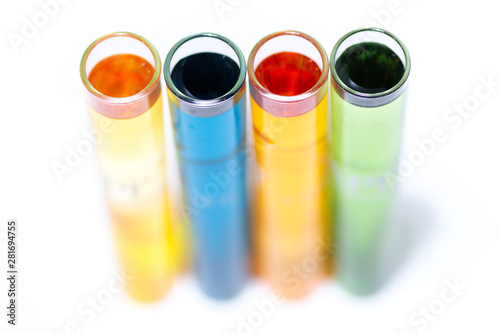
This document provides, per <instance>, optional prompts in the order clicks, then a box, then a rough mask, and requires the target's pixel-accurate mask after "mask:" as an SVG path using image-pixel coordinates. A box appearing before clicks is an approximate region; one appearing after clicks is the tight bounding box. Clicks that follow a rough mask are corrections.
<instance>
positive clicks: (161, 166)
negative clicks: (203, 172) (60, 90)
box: [80, 33, 177, 301]
mask: <svg viewBox="0 0 500 333" xmlns="http://www.w3.org/2000/svg"><path fill="white" fill-rule="evenodd" d="M160 73H161V61H160V57H159V55H158V52H157V51H156V49H155V48H154V46H153V45H152V44H151V43H150V42H149V41H147V40H146V39H144V38H143V37H141V36H138V35H135V34H132V33H113V34H110V35H106V36H103V37H101V38H99V39H97V40H96V41H94V42H93V43H92V44H91V45H90V46H89V47H88V48H87V50H86V51H85V53H84V55H83V58H82V61H81V67H80V74H81V77H82V81H83V83H84V86H85V88H86V89H85V95H86V100H87V104H88V109H89V114H90V119H91V124H92V128H93V131H94V133H96V136H97V135H102V138H101V139H100V140H99V141H96V147H97V153H98V161H99V167H100V172H101V177H102V181H103V184H104V190H105V196H106V201H107V206H108V210H109V214H110V218H111V222H112V226H113V227H112V229H113V233H114V238H115V243H116V247H117V253H118V257H119V261H120V264H121V266H122V268H123V272H124V273H125V274H126V275H127V285H126V289H127V291H128V292H129V294H130V295H131V296H132V297H133V298H135V299H137V300H139V301H153V300H157V299H159V298H161V297H162V296H163V295H164V294H165V293H166V292H167V290H168V289H169V288H170V285H171V282H172V276H173V272H174V270H175V266H176V261H175V260H176V258H177V253H176V251H175V241H174V237H173V235H174V232H175V228H174V224H173V222H172V220H171V209H170V201H169V196H168V191H167V182H166V167H165V142H164V130H163V106H162V98H161V85H160Z"/></svg>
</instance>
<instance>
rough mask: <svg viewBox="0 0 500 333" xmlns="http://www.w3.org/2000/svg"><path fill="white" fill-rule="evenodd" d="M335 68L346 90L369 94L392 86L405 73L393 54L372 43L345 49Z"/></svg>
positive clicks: (383, 47) (397, 58)
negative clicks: (347, 88) (350, 89)
mask: <svg viewBox="0 0 500 333" xmlns="http://www.w3.org/2000/svg"><path fill="white" fill-rule="evenodd" d="M335 69H336V70H337V73H338V75H339V77H340V79H341V80H342V82H344V83H345V84H346V85H347V86H348V87H349V88H352V89H354V90H355V91H358V92H362V93H368V94H375V93H379V92H383V91H386V90H389V89H390V88H392V87H394V86H395V85H396V84H397V83H398V82H399V80H401V78H402V77H403V74H404V71H405V69H404V66H403V63H402V62H401V59H399V57H398V56H397V54H396V53H395V52H394V51H392V50H391V49H390V48H389V47H387V46H385V45H382V44H378V43H372V42H369V43H360V44H356V45H353V46H350V47H349V48H347V49H346V50H345V51H344V52H343V53H342V55H341V56H340V57H339V59H337V62H336V64H335Z"/></svg>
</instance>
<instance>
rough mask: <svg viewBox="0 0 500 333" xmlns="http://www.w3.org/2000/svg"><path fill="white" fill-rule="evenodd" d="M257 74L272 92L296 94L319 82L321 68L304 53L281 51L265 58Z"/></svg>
mask: <svg viewBox="0 0 500 333" xmlns="http://www.w3.org/2000/svg"><path fill="white" fill-rule="evenodd" d="M255 76H256V78H257V80H258V81H259V82H260V84H261V85H263V86H264V87H265V88H266V89H268V90H269V91H270V92H272V93H274V94H277V95H282V96H295V95H300V94H302V93H304V92H306V91H308V90H309V89H311V88H312V87H313V86H314V85H315V84H316V82H318V80H319V77H320V76H321V70H320V69H319V67H318V65H317V64H316V62H314V61H313V60H312V59H310V58H308V57H307V56H305V55H303V54H299V53H293V52H280V53H275V54H273V55H271V56H269V57H267V58H266V59H264V60H263V61H262V62H261V63H260V64H259V66H257V69H256V70H255Z"/></svg>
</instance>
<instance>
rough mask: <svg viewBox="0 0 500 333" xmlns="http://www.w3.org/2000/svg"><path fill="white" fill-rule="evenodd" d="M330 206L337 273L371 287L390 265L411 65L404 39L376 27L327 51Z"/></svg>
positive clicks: (356, 285) (357, 287)
mask: <svg viewBox="0 0 500 333" xmlns="http://www.w3.org/2000/svg"><path fill="white" fill-rule="evenodd" d="M330 60H331V74H332V91H331V96H332V154H333V156H332V158H333V169H332V170H333V173H334V176H333V177H332V180H333V182H332V194H333V195H332V198H333V201H332V206H333V207H334V208H333V209H334V210H335V217H334V222H335V225H336V228H335V229H336V235H337V242H338V244H339V248H338V264H337V267H338V275H339V280H340V282H341V283H342V284H343V285H344V287H345V288H346V289H348V290H349V291H351V292H353V293H357V294H366V293H370V292H373V291H375V290H376V289H377V288H378V287H379V286H380V285H381V284H382V283H383V282H384V279H385V277H386V275H387V271H388V269H389V268H390V265H392V264H391V263H390V262H388V261H387V260H388V258H389V257H390V254H389V253H384V252H385V251H387V249H388V247H387V245H388V244H387V242H389V241H390V239H389V238H388V235H389V233H388V231H389V230H388V229H389V228H390V227H394V226H395V225H393V224H392V223H393V222H395V221H394V208H395V207H394V206H395V205H394V204H395V200H396V195H395V193H396V188H395V185H396V183H397V180H395V179H391V174H392V175H395V174H397V170H396V169H397V166H398V158H399V150H400V145H401V136H402V126H403V117H404V105H405V90H406V85H407V82H408V76H409V73H410V56H409V54H408V51H407V49H406V47H405V46H404V44H403V43H402V42H401V41H400V40H399V39H398V38H396V37H395V36H394V35H392V34H390V33H389V32H387V31H384V30H382V29H375V28H368V29H360V30H355V31H352V32H350V33H348V34H346V35H345V36H343V37H342V38H341V39H340V40H339V41H338V42H337V44H336V45H335V46H334V48H333V50H332V54H331V58H330Z"/></svg>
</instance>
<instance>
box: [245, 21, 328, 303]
mask: <svg viewBox="0 0 500 333" xmlns="http://www.w3.org/2000/svg"><path fill="white" fill-rule="evenodd" d="M248 74H249V80H250V92H251V107H252V119H253V132H254V141H255V151H256V170H255V172H256V174H255V182H256V183H255V184H254V186H255V192H254V205H255V209H254V212H253V214H254V216H253V232H252V235H253V245H254V250H255V262H254V268H255V269H256V271H257V274H259V275H262V276H264V278H265V279H267V280H268V281H269V282H270V284H271V287H272V288H273V289H275V290H276V291H279V292H280V293H282V294H283V295H284V296H285V297H288V298H295V297H300V296H303V295H305V294H307V293H308V292H309V291H311V290H312V289H313V287H314V286H315V285H316V284H317V283H318V282H319V281H320V279H321V278H322V277H323V276H324V274H325V271H326V267H327V264H328V262H329V257H330V251H329V249H330V244H329V242H330V240H329V239H328V237H327V234H328V233H327V219H326V201H327V200H326V194H327V191H326V190H327V186H326V185H327V181H326V176H327V172H326V161H327V158H326V144H327V143H326V128H327V96H328V94H327V91H328V88H327V79H328V58H327V55H326V53H325V51H324V49H323V48H322V47H321V45H320V44H319V43H318V42H317V41H316V40H315V39H313V38H312V37H310V36H308V35H306V34H303V33H300V32H296V31H285V32H278V33H275V34H271V35H269V36H267V37H265V38H263V39H262V40H261V41H259V42H258V43H257V45H256V46H255V47H254V48H253V50H252V51H251V53H250V56H249V59H248Z"/></svg>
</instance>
